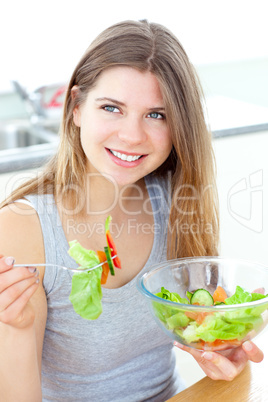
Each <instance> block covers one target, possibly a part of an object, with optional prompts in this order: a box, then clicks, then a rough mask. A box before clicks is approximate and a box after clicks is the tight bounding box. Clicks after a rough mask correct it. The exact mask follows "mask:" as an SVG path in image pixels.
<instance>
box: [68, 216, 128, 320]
mask: <svg viewBox="0 0 268 402" xmlns="http://www.w3.org/2000/svg"><path fill="white" fill-rule="evenodd" d="M111 220H112V218H111V216H108V217H107V219H106V221H105V234H106V240H107V246H105V247H104V251H101V250H98V251H96V252H95V251H93V250H87V249H85V248H84V247H82V246H81V244H80V243H78V241H76V240H73V241H71V242H69V246H70V248H69V251H68V253H69V255H70V256H71V257H72V258H73V259H74V260H75V261H76V262H77V264H79V265H80V267H79V268H80V269H81V268H82V269H83V268H84V269H86V268H93V267H95V266H96V265H99V264H100V263H102V262H105V261H107V262H106V263H105V264H103V265H102V266H100V267H98V268H96V269H93V270H92V271H85V272H81V271H80V272H77V273H76V272H75V273H74V274H73V277H72V290H71V294H70V296H69V299H70V301H71V303H72V305H73V308H74V310H75V312H76V313H77V314H79V315H80V316H81V317H82V318H85V319H87V320H95V319H97V318H98V317H99V316H100V314H101V313H102V302H101V300H102V289H101V285H103V284H105V283H106V281H107V278H108V275H109V273H110V274H111V275H115V271H114V267H116V268H121V262H120V259H119V258H118V256H117V250H116V247H115V244H114V241H113V239H112V236H111V233H110V230H109V227H110V222H111Z"/></svg>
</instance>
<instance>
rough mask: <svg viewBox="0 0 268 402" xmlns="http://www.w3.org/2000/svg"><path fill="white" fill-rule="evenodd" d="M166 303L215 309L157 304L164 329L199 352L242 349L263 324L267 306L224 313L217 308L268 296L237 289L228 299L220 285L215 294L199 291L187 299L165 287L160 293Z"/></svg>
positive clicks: (156, 310)
mask: <svg viewBox="0 0 268 402" xmlns="http://www.w3.org/2000/svg"><path fill="white" fill-rule="evenodd" d="M155 296H158V297H160V298H162V299H165V300H170V301H172V302H176V303H182V304H186V305H187V304H189V305H197V306H214V307H216V308H215V309H213V311H209V309H208V310H207V311H200V310H199V311H193V310H191V311H187V310H186V309H182V308H179V307H178V308H174V307H170V306H168V305H166V304H160V303H157V302H153V308H154V311H155V313H156V316H157V317H158V318H159V319H160V321H161V322H163V324H164V326H165V327H166V328H167V329H168V330H169V331H171V332H174V334H175V335H177V336H178V337H179V339H180V340H181V341H182V342H185V343H187V344H189V345H190V346H193V347H195V348H196V349H210V350H213V349H215V350H220V349H226V348H229V347H234V346H238V345H240V344H241V341H242V340H244V338H245V336H246V335H247V334H248V333H249V332H250V331H252V330H257V329H258V328H259V327H260V326H261V325H262V324H263V318H262V313H263V312H264V311H265V310H266V309H267V308H268V299H267V304H264V305H261V306H252V308H251V307H245V308H243V309H242V308H241V309H237V310H231V311H228V310H224V311H221V308H218V307H217V306H219V307H220V306H221V305H226V307H227V306H231V305H234V304H241V303H248V302H253V301H256V300H260V299H263V298H265V297H267V296H268V295H264V294H260V293H249V292H247V291H246V290H244V289H243V288H242V287H240V286H237V287H236V291H235V293H234V294H233V295H232V296H231V297H227V294H226V292H225V290H224V289H223V288H222V287H221V286H218V287H217V289H216V290H215V292H214V293H213V294H210V293H209V292H208V291H207V290H205V289H197V290H196V291H195V292H193V293H191V292H186V298H183V297H181V296H180V295H179V294H178V293H174V292H173V293H172V292H170V291H168V290H167V289H165V288H164V287H162V288H161V292H159V293H156V294H155Z"/></svg>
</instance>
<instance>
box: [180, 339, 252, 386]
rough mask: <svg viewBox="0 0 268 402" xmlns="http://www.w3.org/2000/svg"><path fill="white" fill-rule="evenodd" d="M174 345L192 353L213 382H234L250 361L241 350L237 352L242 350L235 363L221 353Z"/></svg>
mask: <svg viewBox="0 0 268 402" xmlns="http://www.w3.org/2000/svg"><path fill="white" fill-rule="evenodd" d="M174 344H175V346H178V347H179V348H180V349H182V350H185V351H186V352H188V353H190V354H191V355H192V356H193V357H194V359H195V360H196V361H197V363H198V364H199V366H200V367H201V368H202V370H203V371H204V372H205V374H206V375H207V376H208V377H210V378H211V379H212V380H225V381H232V380H233V379H234V378H235V377H236V376H237V375H238V374H239V373H240V372H241V371H242V369H243V368H244V367H245V365H246V362H247V360H248V359H247V357H246V354H245V353H244V352H243V351H242V349H241V348H237V349H236V351H237V352H238V349H240V350H241V352H240V353H239V355H240V356H239V358H237V362H236V363H235V362H234V361H233V360H232V359H230V358H228V357H226V356H223V355H221V354H220V353H216V352H210V351H209V352H202V351H199V350H195V349H193V348H189V347H187V346H184V345H181V344H178V343H176V342H175V343H174ZM231 353H232V352H231Z"/></svg>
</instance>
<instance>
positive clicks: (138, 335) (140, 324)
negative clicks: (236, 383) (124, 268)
mask: <svg viewBox="0 0 268 402" xmlns="http://www.w3.org/2000/svg"><path fill="white" fill-rule="evenodd" d="M146 185H147V189H148V192H149V196H150V200H151V204H152V208H153V213H154V220H155V236H154V243H153V248H152V250H151V254H150V257H149V259H148V261H147V263H146V264H145V266H144V268H143V270H142V272H145V271H147V270H148V269H149V267H150V266H151V265H153V264H156V263H158V262H161V261H164V260H166V229H167V220H168V212H169V200H168V191H167V182H166V181H165V180H164V179H159V178H155V177H153V176H147V177H146ZM26 198H27V199H28V200H29V201H30V202H31V203H32V205H33V207H34V208H35V209H36V211H37V213H38V215H39V219H40V223H41V227H42V231H43V238H44V246H45V256H46V262H47V263H52V264H58V265H64V266H69V267H73V268H76V267H77V264H76V263H75V262H74V260H73V259H72V258H71V257H70V256H69V255H68V253H67V251H68V248H69V245H68V242H67V240H66V237H65V234H64V231H63V228H62V225H61V221H60V217H59V214H58V211H57V207H56V205H55V202H54V198H53V196H52V195H31V196H27V197H26ZM71 282H72V274H71V273H70V272H68V271H65V270H61V269H59V270H58V269H56V268H54V267H47V268H46V271H45V276H44V282H43V285H44V289H45V292H46V296H47V303H48V317H47V323H46V330H45V337H44V348H43V357H42V390H43V401H44V402H45V401H64V402H69V401H70V402H74V401H85V402H139V401H155V402H163V401H165V400H166V399H168V398H170V397H172V396H173V395H174V394H175V393H177V392H179V391H181V390H182V389H183V388H184V384H183V382H182V380H181V379H180V378H179V375H178V373H177V372H176V358H175V352H174V350H173V345H172V341H171V340H170V339H169V338H168V337H167V336H166V335H165V334H164V333H163V332H162V330H160V328H159V327H158V326H157V324H156V323H155V321H154V319H153V318H152V316H151V314H150V312H149V309H148V306H147V305H146V301H145V300H144V298H143V296H142V295H141V294H140V293H139V292H138V290H137V288H136V278H134V279H133V280H131V281H130V282H129V283H127V284H126V285H124V286H122V287H120V288H117V289H105V288H103V289H102V291H103V299H102V302H103V312H102V314H101V315H100V317H99V318H98V319H97V320H94V321H88V320H85V319H82V318H81V317H80V316H79V315H77V314H76V313H75V311H74V310H73V307H72V304H71V302H70V301H69V295H70V292H71Z"/></svg>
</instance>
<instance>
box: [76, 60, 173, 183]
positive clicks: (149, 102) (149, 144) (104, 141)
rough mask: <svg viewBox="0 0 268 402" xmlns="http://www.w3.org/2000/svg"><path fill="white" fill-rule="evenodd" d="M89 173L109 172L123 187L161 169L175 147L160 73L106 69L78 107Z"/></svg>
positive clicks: (78, 122)
mask: <svg viewBox="0 0 268 402" xmlns="http://www.w3.org/2000/svg"><path fill="white" fill-rule="evenodd" d="M73 115H74V123H75V124H76V125H77V126H78V127H80V134H81V144H82V147H83V150H84V152H85V154H86V156H87V159H88V172H89V173H94V174H96V173H98V172H99V173H100V174H102V175H103V174H105V176H106V177H111V179H112V180H115V181H116V182H117V184H118V185H119V186H124V185H128V184H132V183H135V182H137V181H138V180H140V179H141V178H143V177H144V176H146V175H147V174H149V173H151V172H152V171H154V170H156V169H157V168H158V167H159V166H160V165H162V163H163V162H164V161H165V160H166V159H167V157H168V156H169V154H170V151H171V148H172V142H171V134H170V132H169V129H168V125H167V121H166V118H165V109H164V103H163V97H162V94H161V91H160V87H159V83H158V80H157V78H156V77H155V76H154V75H153V74H152V73H150V72H140V71H138V70H136V69H134V68H131V67H121V66H120V67H112V68H110V69H107V70H105V71H104V72H103V73H102V74H101V75H100V76H99V78H98V80H97V82H96V85H95V86H94V88H92V90H90V91H89V93H88V96H87V98H86V101H85V102H84V103H83V104H82V105H81V106H78V107H76V108H75V110H74V114H73Z"/></svg>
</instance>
